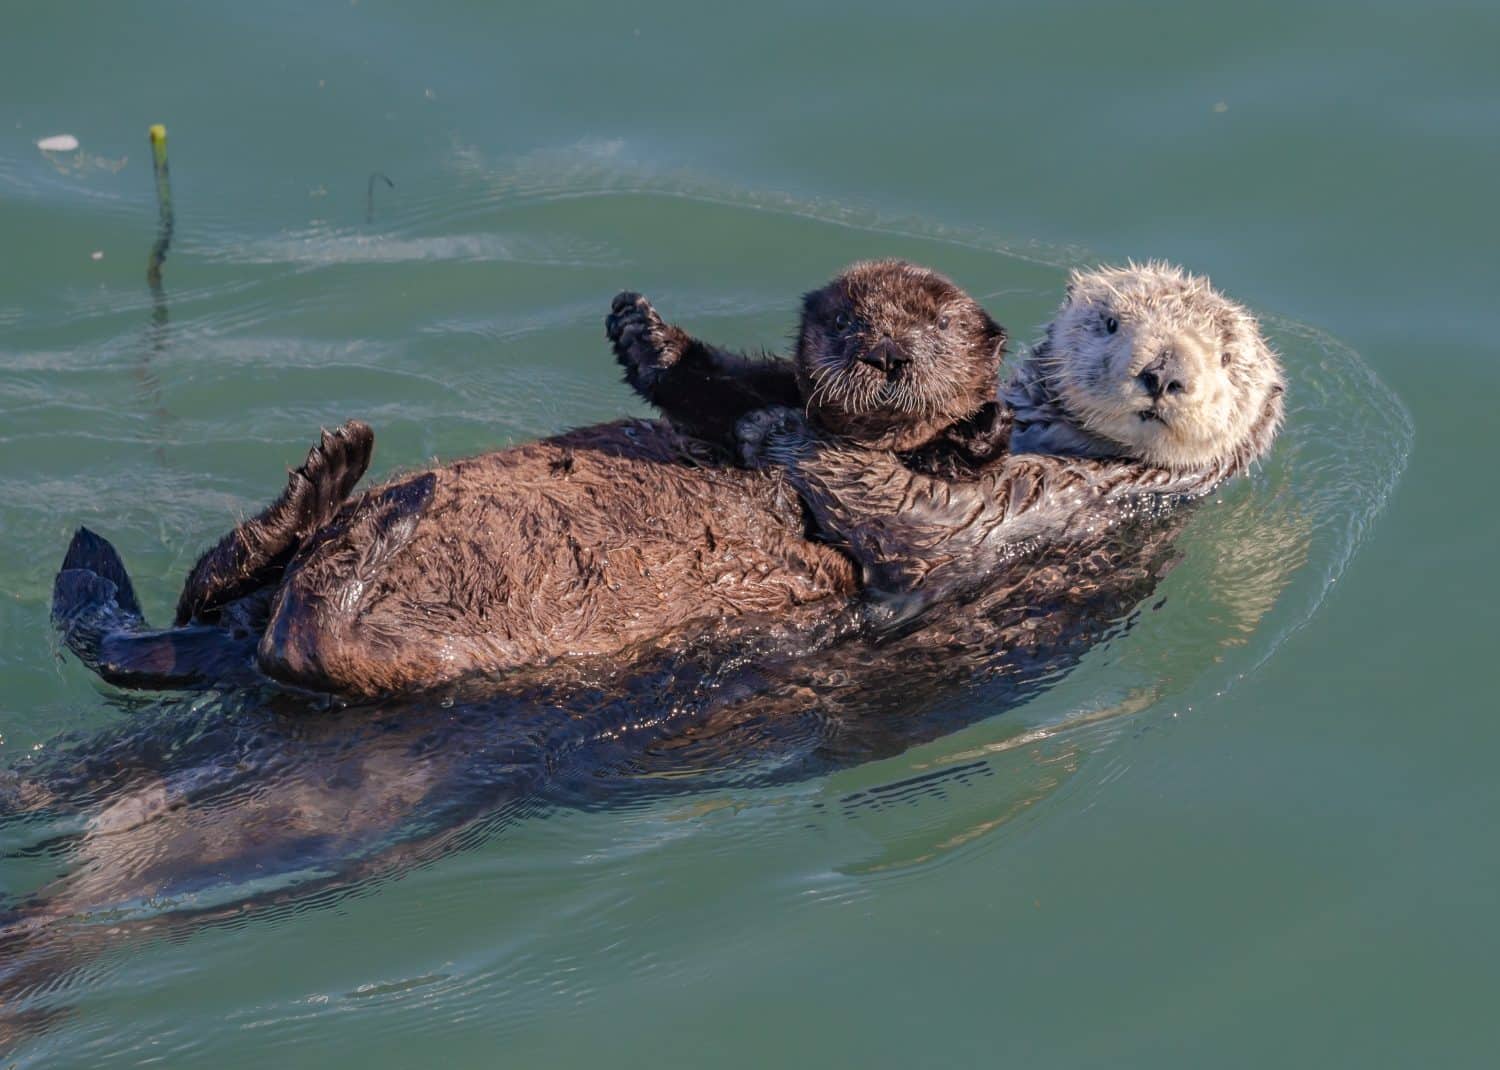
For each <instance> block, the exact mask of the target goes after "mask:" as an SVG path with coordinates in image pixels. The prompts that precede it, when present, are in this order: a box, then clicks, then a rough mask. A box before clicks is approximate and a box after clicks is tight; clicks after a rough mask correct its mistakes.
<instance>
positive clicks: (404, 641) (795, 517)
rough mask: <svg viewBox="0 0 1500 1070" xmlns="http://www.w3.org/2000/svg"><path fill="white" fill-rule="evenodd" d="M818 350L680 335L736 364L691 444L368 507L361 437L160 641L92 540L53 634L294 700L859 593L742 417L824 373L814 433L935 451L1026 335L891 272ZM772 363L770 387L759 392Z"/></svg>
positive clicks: (625, 335)
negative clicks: (271, 689)
mask: <svg viewBox="0 0 1500 1070" xmlns="http://www.w3.org/2000/svg"><path fill="white" fill-rule="evenodd" d="M646 311H649V306H645V309H644V310H643V309H641V308H639V307H638V306H637V305H635V304H630V305H629V307H626V308H622V307H621V306H620V303H619V302H617V306H616V311H615V313H613V314H612V315H611V318H610V324H609V328H608V329H609V333H610V335H611V339H612V341H614V343H615V345H616V349H617V352H623V351H624V349H625V348H626V347H627V346H628V345H629V344H630V341H631V337H630V336H631V335H632V333H635V334H639V333H640V332H639V330H637V329H636V326H633V325H638V324H639V322H646V323H648V325H649V322H650V316H647V315H645V312H646ZM632 314H634V315H635V319H632V318H631V317H632ZM650 315H651V316H654V312H652V313H651V314H650ZM845 317H847V322H846V320H845ZM825 318H826V319H827V322H825ZM658 322H659V318H658ZM674 330H675V329H674ZM800 337H801V343H800V344H799V347H798V357H797V359H796V360H795V361H784V360H782V361H778V360H773V359H769V358H759V359H756V358H746V357H742V356H739V355H737V354H729V353H725V352H724V351H722V350H717V349H713V348H712V347H709V346H706V345H704V344H702V343H698V342H696V341H694V340H692V339H687V336H686V335H685V334H683V333H682V332H680V331H677V332H676V333H675V334H673V335H672V338H673V339H674V340H676V339H686V343H685V344H684V345H683V347H682V352H681V353H679V354H678V356H681V357H683V362H682V365H681V367H679V368H678V369H677V374H678V375H679V376H681V375H682V374H684V373H685V372H686V371H688V370H689V369H700V368H702V367H707V368H709V370H710V371H713V369H714V368H715V367H732V368H733V370H734V372H735V373H736V374H735V375H731V376H726V377H725V383H726V384H727V387H726V389H725V390H723V391H722V392H721V394H720V395H717V396H715V397H714V398H713V399H712V400H713V403H712V404H705V403H704V402H703V400H702V399H701V398H699V399H697V400H695V401H694V402H693V403H692V404H691V405H683V406H681V407H680V408H678V407H672V408H669V410H668V411H669V412H670V413H672V414H673V415H674V416H680V417H682V418H681V419H679V427H680V428H681V429H678V428H674V427H672V426H669V425H668V424H666V423H663V422H659V421H647V420H627V421H620V422H616V423H611V424H604V425H600V426H595V427H587V428H582V429H579V430H575V431H570V432H568V433H566V434H562V435H558V436H555V437H553V438H548V439H544V440H542V441H540V442H533V443H528V444H525V445H522V446H517V447H514V448H512V449H508V450H503V451H499V452H496V453H488V454H484V455H482V456H478V457H473V458H470V459H468V460H463V461H458V462H455V463H452V464H447V465H443V466H441V467H437V468H433V469H430V470H428V471H424V472H419V473H416V474H412V475H408V476H404V477H401V478H399V479H396V480H393V481H392V482H390V483H387V484H386V485H384V486H382V487H379V488H376V489H374V490H372V491H369V492H367V493H365V494H364V495H362V496H360V497H358V498H356V499H354V500H352V501H349V502H347V503H345V502H343V500H342V499H343V497H344V495H346V494H347V493H348V492H349V487H351V486H352V485H353V483H354V481H355V480H357V479H358V478H359V475H360V474H361V473H362V472H363V471H364V470H365V468H366V466H367V465H368V461H369V454H370V450H371V449H372V448H373V436H372V435H371V433H370V432H369V429H368V428H366V427H364V425H362V424H358V423H357V422H351V423H350V424H348V425H346V426H345V427H344V428H341V429H339V430H338V431H336V432H331V433H327V434H325V435H324V437H323V439H322V441H321V442H320V443H319V445H318V446H316V447H314V449H313V451H312V452H311V453H310V454H309V457H308V460H307V462H306V464H304V465H303V466H302V468H300V469H298V470H297V471H296V472H294V473H292V476H291V479H290V481H289V484H288V487H287V490H286V492H285V493H284V494H283V495H282V496H281V498H279V499H278V500H277V501H276V502H274V503H273V504H272V505H271V506H270V507H268V508H267V509H266V510H265V511H263V512H262V513H261V514H260V515H259V516H257V517H256V518H254V519H252V520H250V521H247V522H246V523H244V524H242V525H240V527H238V528H236V529H235V530H234V531H232V532H231V533H229V534H228V535H226V536H225V537H224V539H222V540H221V541H220V542H219V544H218V545H217V546H215V547H214V548H213V549H212V550H210V551H209V553H208V554H206V555H205V556H204V558H203V559H202V560H201V561H200V562H199V563H198V565H197V566H195V568H194V569H193V571H192V574H191V575H190V578H189V582H188V585H187V587H186V588H185V589H184V591H183V594H182V597H181V599H180V601H179V615H178V625H179V627H177V628H175V629H171V630H168V631H164V632H151V631H149V630H148V629H146V627H145V622H144V620H143V618H142V616H141V613H140V610H139V607H138V606H136V605H135V602H134V597H133V595H131V594H130V591H129V581H128V578H126V576H125V570H124V567H123V565H122V564H121V563H120V560H119V557H118V555H117V554H115V552H114V550H113V548H112V547H110V546H109V544H108V543H107V542H105V541H104V540H102V539H99V538H98V537H97V536H94V535H92V534H91V533H88V532H80V533H79V535H78V536H77V537H76V538H75V540H74V544H73V546H72V547H71V548H70V550H69V554H68V557H67V559H66V560H65V561H64V568H63V571H62V572H61V573H60V574H59V576H58V579H57V584H56V587H55V592H54V618H55V619H56V620H57V622H58V624H59V627H60V629H61V631H62V633H63V635H64V639H65V641H67V643H68V645H69V646H70V647H71V648H72V649H73V650H74V651H75V653H77V654H79V656H80V657H81V658H82V659H83V660H84V661H85V662H86V663H87V664H90V665H91V666H93V667H95V668H96V669H97V670H98V671H99V672H100V674H101V675H102V676H104V677H105V678H106V679H110V680H113V681H115V682H118V683H121V684H124V685H127V686H135V687H151V686H158V687H160V686H193V685H202V684H209V685H212V684H216V683H225V682H234V683H237V682H242V681H241V680H240V679H239V678H238V676H245V675H250V669H249V663H250V661H251V660H252V656H253V660H254V664H255V666H256V667H257V668H258V669H259V671H260V672H263V673H265V674H266V675H268V676H270V677H271V678H272V679H274V680H276V681H279V682H281V683H286V684H291V685H295V686H299V687H303V688H307V689H311V690H316V691H325V692H333V693H337V694H341V695H346V696H351V697H365V696H374V695H382V694H389V693H393V692H402V691H411V690H416V689H422V688H427V687H432V686H435V685H438V684H442V683H445V682H448V681H451V680H454V679H458V678H461V677H465V676H469V675H473V674H491V673H500V672H507V671H510V670H514V669H517V668H521V667H526V666H535V665H538V664H544V663H547V662H550V661H552V660H554V659H557V658H559V657H563V656H567V655H600V654H608V653H610V652H613V651H620V650H623V649H625V648H627V647H629V646H632V645H634V644H638V643H641V642H645V641H649V640H659V641H661V640H664V641H670V640H671V639H672V637H673V636H674V635H676V634H678V633H680V632H681V631H682V630H683V629H686V628H688V627H689V626H693V627H699V626H708V625H711V624H712V623H713V622H716V621H719V620H721V619H725V618H733V617H735V616H738V615H741V614H746V613H761V614H773V615H774V614H778V613H789V612H792V611H793V610H796V609H797V608H798V607H801V606H805V605H808V604H812V603H819V602H821V601H822V600H824V599H829V598H831V597H833V598H837V597H847V596H849V595H852V594H854V593H855V592H856V590H857V588H858V583H857V573H856V570H855V568H854V566H853V564H852V563H851V562H850V561H849V559H848V558H847V557H845V556H844V554H843V553H842V552H841V551H840V550H839V549H837V548H835V547H833V546H830V545H828V544H827V543H826V542H822V541H818V540H815V539H813V538H810V537H809V532H808V528H807V519H806V515H805V513H804V511H803V509H802V506H801V504H800V503H799V502H798V501H797V498H796V496H795V495H794V494H793V493H792V492H791V491H790V489H789V488H788V486H787V485H786V483H785V482H784V481H783V480H780V479H778V478H774V477H771V476H768V475H767V474H765V473H763V472H760V471H755V470H747V469H745V468H742V467H739V466H737V465H735V464H734V463H733V461H732V453H731V451H730V447H731V446H732V444H733V438H732V435H733V428H734V426H735V421H736V420H737V419H738V418H739V416H741V415H742V414H743V413H744V412H746V411H749V410H750V409H752V408H755V407H758V406H760V405H764V404H765V403H766V401H767V400H768V399H771V400H774V399H778V398H781V399H795V398H796V397H797V395H798V389H799V388H798V382H799V381H801V380H804V379H805V380H806V381H808V382H810V383H813V384H815V385H814V390H815V392H817V393H819V394H820V397H819V398H817V399H813V400H812V401H811V403H810V404H809V406H808V408H809V410H810V411H811V412H812V413H813V414H814V415H815V417H820V416H822V415H823V414H824V413H825V411H826V414H827V416H828V419H829V422H830V424H831V425H833V426H837V427H839V428H840V430H841V431H842V432H843V433H844V434H846V435H868V436H870V438H869V441H871V442H872V443H875V444H877V445H880V446H891V445H897V444H902V445H911V446H919V445H922V444H924V443H928V442H929V440H933V439H934V438H935V437H937V436H939V435H940V434H941V432H942V431H943V430H944V429H945V428H946V427H947V426H948V425H949V424H951V423H952V422H953V421H954V420H960V419H961V418H963V417H964V416H967V415H969V414H971V413H973V412H975V411H976V410H978V409H979V408H980V407H982V406H983V405H984V404H985V403H986V402H988V401H990V400H991V399H992V398H993V396H994V391H995V388H996V385H995V384H996V369H997V366H998V363H999V360H1000V355H1001V351H1002V348H1003V343H1004V332H1003V331H1002V330H1001V329H1000V328H999V327H998V325H996V324H995V323H994V322H993V321H992V320H990V319H989V317H988V316H986V315H985V314H984V312H983V310H982V309H979V307H978V306H977V305H976V304H974V302H973V301H972V300H970V299H969V298H967V297H966V296H965V295H964V294H963V293H962V291H960V290H958V289H957V288H956V287H954V286H953V285H952V284H951V283H948V282H947V280H945V279H942V278H941V276H937V275H935V274H934V273H931V272H925V271H922V270H920V269H915V268H911V267H910V266H908V265H902V264H900V263H898V262H891V261H884V262H878V263H875V264H858V265H855V266H854V267H853V268H851V269H850V270H849V271H847V272H845V273H844V274H843V275H841V276H840V277H839V278H837V279H835V280H834V281H833V282H832V283H830V284H829V286H828V287H825V288H824V289H823V290H820V291H815V293H814V294H813V295H810V296H809V298H808V299H807V301H805V303H804V311H803V317H802V329H801V335H800ZM621 359H622V362H623V361H624V359H625V358H624V357H623V356H622V358H621ZM835 360H836V361H838V362H840V364H839V367H838V368H835V367H834V366H833V363H832V362H833V361H835ZM747 368H753V369H755V370H756V371H757V375H755V376H751V377H749V378H750V379H751V380H752V381H753V383H754V384H755V387H756V389H751V390H746V389H744V388H743V387H742V386H741V385H737V384H739V383H740V382H741V381H743V380H744V379H745V378H746V376H745V375H744V374H743V373H744V372H745V370H746V369H747ZM649 370H650V369H649V368H644V366H643V368H642V379H643V381H644V378H645V377H646V373H647V372H649ZM825 407H826V408H825ZM684 414H691V415H684ZM236 660H238V662H239V663H240V665H241V666H242V668H241V669H240V671H239V673H238V676H237V675H236V670H235V663H236Z"/></svg>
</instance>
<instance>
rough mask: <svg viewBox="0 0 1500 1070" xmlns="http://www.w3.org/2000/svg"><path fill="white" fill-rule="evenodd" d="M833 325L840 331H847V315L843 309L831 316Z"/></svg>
mask: <svg viewBox="0 0 1500 1070" xmlns="http://www.w3.org/2000/svg"><path fill="white" fill-rule="evenodd" d="M833 325H834V327H835V328H836V329H838V330H840V331H847V330H848V329H849V313H847V312H845V311H844V310H843V309H840V310H839V311H837V312H835V313H834V314H833Z"/></svg>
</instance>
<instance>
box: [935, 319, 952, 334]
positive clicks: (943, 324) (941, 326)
mask: <svg viewBox="0 0 1500 1070" xmlns="http://www.w3.org/2000/svg"><path fill="white" fill-rule="evenodd" d="M950 322H952V321H951V320H949V319H948V317H947V316H939V317H938V330H940V331H946V330H947V329H948V324H949V323H950Z"/></svg>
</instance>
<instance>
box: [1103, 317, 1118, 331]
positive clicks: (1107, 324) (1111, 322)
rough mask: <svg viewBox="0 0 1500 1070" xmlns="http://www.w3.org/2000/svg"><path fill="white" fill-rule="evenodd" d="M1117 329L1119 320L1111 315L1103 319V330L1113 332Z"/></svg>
mask: <svg viewBox="0 0 1500 1070" xmlns="http://www.w3.org/2000/svg"><path fill="white" fill-rule="evenodd" d="M1119 329H1120V321H1119V320H1117V319H1115V318H1114V317H1113V316H1110V317H1108V318H1107V319H1106V320H1105V321H1104V330H1105V333H1106V334H1114V333H1115V332H1116V331H1118V330H1119Z"/></svg>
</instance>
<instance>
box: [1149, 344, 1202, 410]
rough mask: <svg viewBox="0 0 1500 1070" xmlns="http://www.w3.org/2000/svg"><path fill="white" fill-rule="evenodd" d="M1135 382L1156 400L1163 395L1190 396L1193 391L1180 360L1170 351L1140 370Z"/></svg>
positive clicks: (1190, 380)
mask: <svg viewBox="0 0 1500 1070" xmlns="http://www.w3.org/2000/svg"><path fill="white" fill-rule="evenodd" d="M1136 380H1137V381H1138V382H1139V383H1140V384H1141V385H1142V386H1144V387H1145V388H1146V393H1148V394H1150V395H1151V396H1152V397H1153V398H1157V399H1160V398H1161V397H1162V395H1164V394H1190V393H1192V389H1193V383H1192V379H1191V378H1189V377H1188V375H1187V374H1186V369H1184V368H1183V365H1182V361H1181V359H1180V358H1179V357H1178V356H1177V354H1176V353H1174V352H1172V351H1171V350H1170V349H1169V350H1166V351H1165V352H1163V353H1162V354H1161V355H1160V356H1158V357H1157V358H1156V359H1155V360H1153V361H1152V362H1151V363H1150V364H1148V365H1146V366H1145V367H1144V368H1142V369H1141V372H1140V374H1139V375H1137V376H1136Z"/></svg>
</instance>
